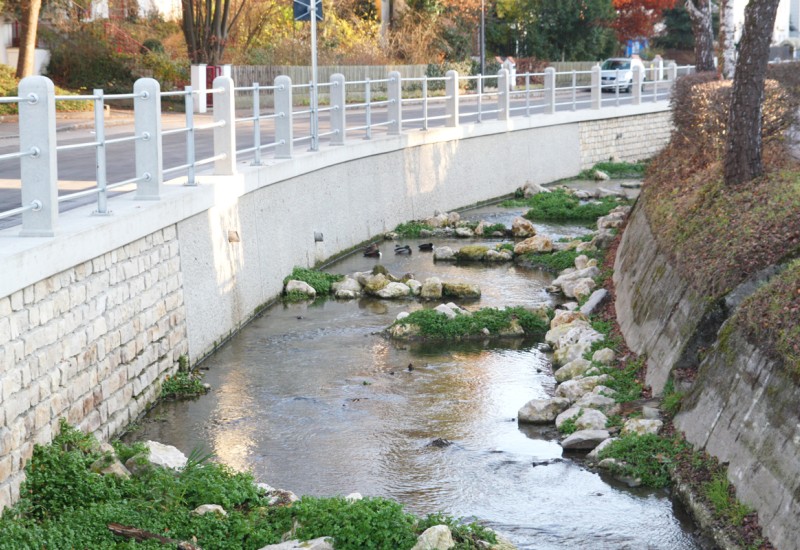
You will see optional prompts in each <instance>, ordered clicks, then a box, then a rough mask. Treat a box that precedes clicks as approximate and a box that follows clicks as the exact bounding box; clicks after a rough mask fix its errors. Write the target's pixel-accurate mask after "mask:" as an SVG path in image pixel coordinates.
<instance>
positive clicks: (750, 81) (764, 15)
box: [725, 0, 780, 185]
mask: <svg viewBox="0 0 800 550" xmlns="http://www.w3.org/2000/svg"><path fill="white" fill-rule="evenodd" d="M779 3H780V0H750V2H749V3H748V4H747V7H746V8H745V18H744V28H743V30H742V40H741V42H740V43H739V59H738V60H737V61H736V77H735V78H734V79H733V92H732V97H731V109H730V112H729V113H728V134H727V139H726V147H725V183H726V184H727V185H736V184H739V183H746V182H748V181H751V180H753V179H754V178H757V177H758V176H760V175H761V174H762V173H763V166H762V163H761V107H762V104H763V101H764V79H765V77H766V74H767V65H768V64H769V45H770V42H771V41H772V30H773V28H774V26H775V16H776V14H777V12H778V4H779Z"/></svg>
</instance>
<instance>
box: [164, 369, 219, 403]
mask: <svg viewBox="0 0 800 550" xmlns="http://www.w3.org/2000/svg"><path fill="white" fill-rule="evenodd" d="M207 391H208V390H207V389H206V387H205V386H204V385H203V379H202V378H201V377H200V375H199V374H197V373H196V372H177V373H175V374H173V375H167V376H166V377H165V378H164V383H163V384H162V385H161V397H162V398H164V399H179V398H186V397H196V396H198V395H203V394H204V393H206V392H207Z"/></svg>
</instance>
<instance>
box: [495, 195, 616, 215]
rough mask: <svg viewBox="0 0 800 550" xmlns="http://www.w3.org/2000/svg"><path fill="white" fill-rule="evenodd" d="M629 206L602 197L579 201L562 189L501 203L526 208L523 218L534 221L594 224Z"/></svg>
mask: <svg viewBox="0 0 800 550" xmlns="http://www.w3.org/2000/svg"><path fill="white" fill-rule="evenodd" d="M623 204H630V201H629V200H625V199H618V198H616V197H603V198H602V199H596V200H592V201H581V200H580V199H578V198H577V197H575V196H574V195H572V194H570V193H568V192H567V191H565V190H564V189H554V190H553V191H551V192H550V193H538V194H536V195H533V196H531V197H530V198H527V199H514V200H508V201H505V202H503V203H501V206H503V207H506V208H513V207H520V206H527V207H529V208H530V210H528V212H527V213H526V214H525V217H526V218H528V219H529V220H534V221H574V222H586V223H590V222H594V221H596V220H597V218H599V217H600V216H605V215H607V214H608V213H609V212H611V210H613V209H614V208H616V207H617V206H620V205H623Z"/></svg>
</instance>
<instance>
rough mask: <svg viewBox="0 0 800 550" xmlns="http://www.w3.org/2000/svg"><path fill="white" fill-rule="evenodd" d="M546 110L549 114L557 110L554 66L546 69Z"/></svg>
mask: <svg viewBox="0 0 800 550" xmlns="http://www.w3.org/2000/svg"><path fill="white" fill-rule="evenodd" d="M544 112H545V113H547V114H548V115H552V114H553V113H555V112H556V70H555V69H554V68H553V67H547V68H546V69H545V70H544Z"/></svg>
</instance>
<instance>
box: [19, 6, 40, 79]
mask: <svg viewBox="0 0 800 550" xmlns="http://www.w3.org/2000/svg"><path fill="white" fill-rule="evenodd" d="M20 8H21V12H22V17H21V21H20V29H19V57H18V58H17V78H25V77H26V76H31V75H32V74H33V60H34V57H35V56H36V35H37V33H38V30H39V12H40V11H41V9H42V0H23V2H21V3H20Z"/></svg>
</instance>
